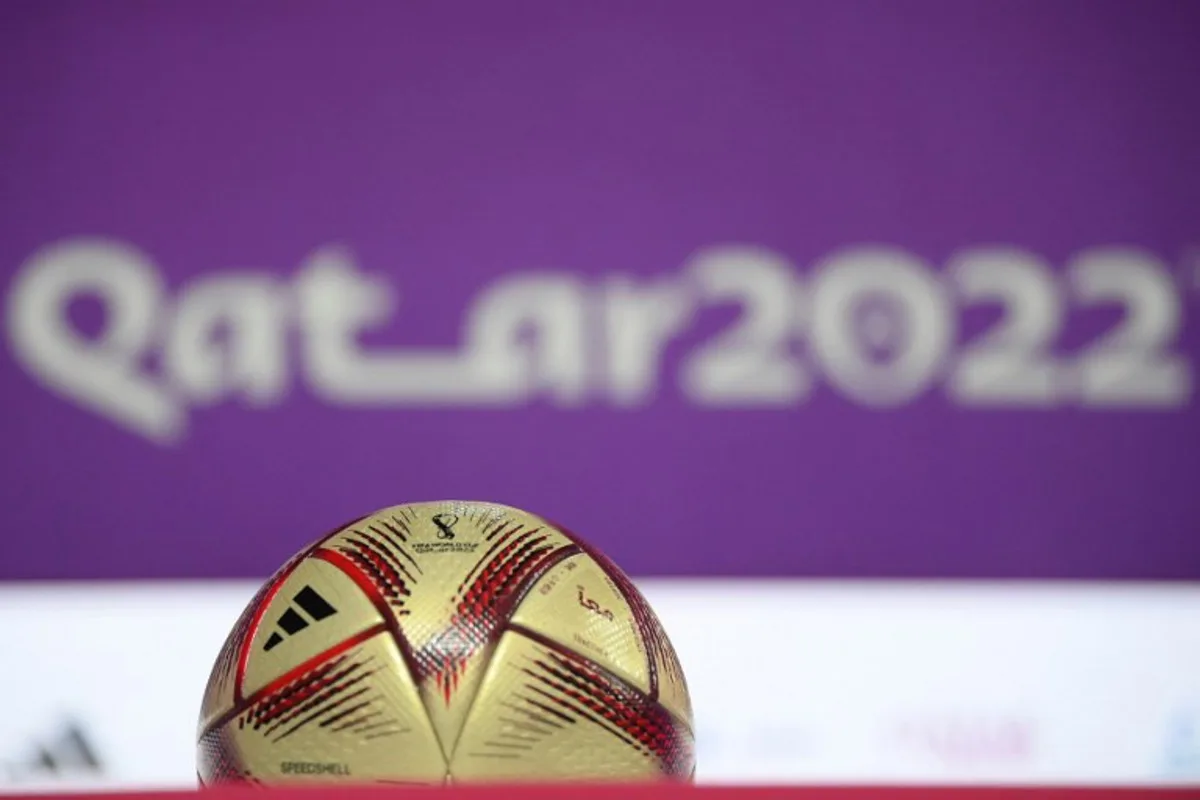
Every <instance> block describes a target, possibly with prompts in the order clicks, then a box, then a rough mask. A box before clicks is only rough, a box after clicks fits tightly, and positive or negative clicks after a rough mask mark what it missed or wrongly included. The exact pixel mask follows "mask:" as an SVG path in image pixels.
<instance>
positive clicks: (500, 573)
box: [197, 502, 695, 785]
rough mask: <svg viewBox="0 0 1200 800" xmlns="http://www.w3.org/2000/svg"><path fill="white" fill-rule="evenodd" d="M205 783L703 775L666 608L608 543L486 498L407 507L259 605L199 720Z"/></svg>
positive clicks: (291, 570)
mask: <svg viewBox="0 0 1200 800" xmlns="http://www.w3.org/2000/svg"><path fill="white" fill-rule="evenodd" d="M198 739H199V742H198V747H197V772H198V774H199V778H200V781H201V783H202V784H205V785H213V784H221V783H227V782H249V783H259V784H265V785H275V784H281V783H290V782H304V781H307V782H327V781H331V780H340V781H351V782H356V783H357V782H366V783H420V784H438V783H445V782H451V781H452V782H468V781H471V782H479V781H496V782H499V781H505V782H507V781H531V782H533V781H564V780H593V781H604V780H609V781H641V780H662V779H666V780H683V781H687V780H690V779H691V778H692V775H693V773H694V767H695V756H694V749H693V738H692V710H691V701H690V700H689V698H688V690H687V684H686V682H685V680H684V676H683V670H682V669H681V668H680V665H679V661H678V659H677V657H676V655H675V650H674V648H673V647H672V646H671V642H670V641H669V640H668V639H667V635H666V633H665V632H664V631H663V628H662V625H661V624H660V623H659V621H658V618H657V617H656V616H655V614H654V612H653V611H652V610H651V609H650V606H649V605H648V604H647V603H646V600H645V598H643V597H642V595H641V594H640V593H639V592H638V590H637V589H636V588H634V586H633V584H632V583H631V582H630V580H629V578H628V577H627V576H626V575H625V574H624V573H623V572H621V570H620V569H618V568H617V567H616V566H615V565H614V564H613V563H612V562H611V561H609V560H608V559H607V558H606V557H605V556H604V555H603V554H601V553H600V552H598V551H597V550H596V549H595V548H593V547H591V546H590V545H588V544H587V543H586V542H584V541H582V540H580V539H579V538H578V537H576V536H574V535H572V534H571V533H568V532H567V531H565V530H563V529H562V528H561V527H559V526H557V525H554V524H552V523H550V522H547V521H546V520H544V519H542V518H541V517H537V516H535V515H533V514H529V513H527V512H524V511H520V510H518V509H515V508H509V507H507V506H501V505H494V504H491V503H474V502H437V503H416V504H412V505H401V506H393V507H391V508H385V509H384V510H382V511H379V512H377V513H375V514H372V515H370V516H367V517H363V518H362V519H359V520H357V521H355V522H353V523H351V524H349V525H346V526H345V527H343V528H340V529H339V530H337V531H336V532H334V533H332V534H330V535H329V536H326V537H325V538H323V539H321V540H320V541H318V542H316V543H314V544H312V545H311V546H309V547H308V548H306V549H305V550H304V551H302V552H301V553H299V554H297V555H296V556H295V557H293V558H292V559H291V560H290V561H288V563H287V564H285V565H284V566H283V568H282V569H280V570H279V571H278V572H277V573H276V574H275V575H274V576H272V577H271V579H270V580H268V581H267V582H266V584H265V585H264V586H263V587H262V588H261V589H260V590H259V592H258V594H257V595H256V596H255V597H254V599H253V600H251V601H250V604H249V605H248V606H247V607H246V609H245V611H244V612H243V613H242V616H241V618H240V619H239V620H238V621H237V624H236V625H235V626H234V628H233V631H232V632H231V633H230V634H229V638H228V639H226V641H225V645H224V647H223V648H222V649H221V652H220V654H219V655H218V656H217V661H216V664H215V665H214V666H213V670H212V674H211V676H210V678H209V681H208V686H207V688H206V690H205V692H204V705H203V708H202V710H201V714H200V725H199V732H198Z"/></svg>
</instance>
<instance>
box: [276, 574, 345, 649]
mask: <svg viewBox="0 0 1200 800" xmlns="http://www.w3.org/2000/svg"><path fill="white" fill-rule="evenodd" d="M292 601H293V602H294V603H295V604H296V605H298V606H300V608H301V609H302V610H303V611H304V612H306V613H307V614H308V615H309V616H310V617H312V619H313V622H320V621H321V620H323V619H325V618H326V617H332V616H333V615H334V614H336V613H337V609H336V608H334V607H333V606H332V605H330V603H329V601H328V600H326V599H325V598H324V597H321V595H320V594H318V593H317V590H316V589H314V588H312V587H311V586H305V587H304V588H303V589H301V590H300V591H298V592H296V594H295V596H294V597H292ZM278 624H279V627H280V628H282V629H283V632H284V634H286V635H288V636H291V635H292V634H295V633H299V632H300V631H302V630H304V629H305V628H307V627H308V620H307V619H305V618H304V615H303V614H301V613H300V612H299V611H297V610H296V609H294V608H291V607H289V608H288V610H287V611H284V612H283V614H282V615H281V616H280V617H279V623H278ZM282 642H283V635H281V634H280V633H279V631H274V632H272V633H271V635H270V637H268V639H267V643H266V644H265V645H263V650H270V649H271V648H273V647H276V646H278V645H279V644H280V643H282Z"/></svg>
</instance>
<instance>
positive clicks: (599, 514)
mask: <svg viewBox="0 0 1200 800" xmlns="http://www.w3.org/2000/svg"><path fill="white" fill-rule="evenodd" d="M1198 41H1200V4H1194V3H1187V2H1177V3H1163V2H1141V3H1130V2H1070V3H1067V2H1048V1H1047V0H1038V1H1037V2H1005V3H965V2H945V3H941V2H938V3H933V2H907V3H899V2H869V3H864V2H842V1H840V0H831V1H830V2H811V3H806V2H751V3H747V2H725V3H718V2H696V1H693V2H676V3H655V2H645V1H644V0H641V1H639V2H605V3H571V2H536V3H535V2H509V3H490V2H484V1H483V0H479V1H478V2H408V3H356V4H339V3H332V2H331V3H297V2H286V3H283V2H256V3H237V4H235V3H227V2H197V3H122V2H109V3H71V4H63V3H52V2H29V3H15V2H10V3H4V4H3V5H0V210H2V212H3V213H2V214H0V270H4V271H5V273H6V275H7V276H11V275H12V274H13V273H14V272H15V271H16V269H17V268H18V267H19V266H20V265H21V264H22V263H23V262H24V261H25V259H27V258H28V257H29V256H30V254H31V253H33V252H34V251H35V250H37V249H38V248H39V247H42V246H44V245H46V244H49V243H52V242H54V241H58V240H61V239H64V238H68V237H75V236H83V235H94V236H104V237H110V238H114V239H118V240H121V241H125V242H128V243H130V244H133V245H135V246H137V247H138V248H140V249H142V250H143V251H145V252H146V253H147V254H149V255H150V257H151V258H152V259H153V260H154V262H155V263H156V264H157V265H158V266H159V268H160V269H161V270H162V271H163V272H164V274H165V275H166V276H167V278H168V280H169V282H170V284H171V285H172V287H178V286H180V285H181V284H183V283H184V282H186V281H187V280H188V279H190V278H193V277H196V276H199V275H203V274H207V273H209V272H212V271H215V270H219V269H226V268H255V269H274V270H278V271H279V272H281V273H286V274H290V273H291V272H293V271H294V270H295V268H296V266H297V265H298V264H299V262H300V261H301V260H302V259H303V258H304V257H305V256H306V255H307V254H308V253H309V252H310V251H312V250H313V249H314V248H316V247H318V246H320V245H323V244H326V243H328V242H331V241H337V242H344V243H346V244H348V245H349V246H350V247H351V248H352V249H353V251H354V252H355V254H356V255H357V257H358V260H359V262H360V264H361V265H362V266H363V268H365V269H366V270H369V271H378V272H385V273H389V274H390V275H391V277H392V280H393V282H394V283H396V284H397V285H398V286H399V288H400V291H401V292H403V294H404V296H405V297H406V298H412V299H413V302H412V303H407V302H406V303H405V304H404V305H403V306H402V309H403V310H402V313H400V314H399V315H398V316H397V318H396V324H395V325H394V327H393V329H390V330H389V331H387V332H386V335H382V336H381V337H380V339H381V340H382V341H387V342H391V343H396V344H401V343H407V344H422V343H424V344H439V345H452V344H455V343H456V341H457V337H458V326H459V324H460V322H461V319H462V315H463V312H464V309H465V308H466V306H467V303H468V301H469V300H470V299H471V298H473V297H475V296H476V295H477V293H478V291H479V289H480V287H482V286H483V285H484V284H485V283H487V282H488V281H490V280H491V279H494V278H496V277H499V276H502V275H504V274H507V273H511V272H514V271H518V270H526V269H529V268H550V269H563V270H574V271H577V272H578V273H580V274H582V275H586V276H600V275H605V274H608V273H610V272H612V271H616V270H622V271H627V272H630V273H632V274H635V275H639V276H653V275H656V274H665V273H671V272H673V271H676V270H677V269H678V267H679V265H680V264H681V263H682V262H683V261H684V260H685V259H686V258H687V257H688V255H689V254H691V253H692V252H693V251H694V250H695V249H696V248H698V247H702V246H706V245H711V244H716V243H722V242H729V241H745V242H753V243H756V244H761V245H763V246H767V247H770V248H773V249H775V250H777V251H779V252H781V253H783V254H785V255H786V256H788V257H789V258H790V259H791V260H793V261H794V262H795V263H796V264H798V265H800V268H801V270H803V269H806V268H807V267H808V266H809V265H811V264H812V263H813V262H814V261H816V260H817V259H819V258H821V257H823V256H825V255H828V254H829V253H830V252H832V251H833V250H835V249H839V248H841V247H844V246H846V245H849V244H857V243H864V242H882V243H888V244H893V245H897V246H900V247H904V248H907V249H909V250H911V251H913V252H915V253H918V254H920V255H921V256H922V257H923V258H925V259H926V260H927V261H928V262H929V263H930V264H932V265H936V266H938V267H940V266H941V265H942V264H943V263H944V262H945V260H946V258H947V257H948V256H949V255H950V254H951V253H953V252H955V251H956V250H959V249H960V248H962V247H965V246H969V245H976V244H983V243H990V242H1005V243H1011V244H1014V245H1017V246H1021V247H1025V248H1028V249H1030V250H1032V251H1034V252H1036V253H1038V254H1040V255H1042V256H1044V257H1046V258H1047V259H1049V260H1050V261H1051V262H1052V263H1055V264H1061V263H1062V261H1063V260H1064V259H1066V258H1067V257H1068V256H1070V255H1072V254H1074V253H1076V252H1078V251H1079V250H1080V249H1082V248H1086V247H1091V246H1094V245H1103V244H1109V243H1120V244H1130V245H1138V246H1142V247H1145V248H1147V249H1149V250H1151V251H1152V252H1154V253H1156V254H1158V255H1159V256H1160V257H1161V258H1163V259H1164V260H1165V261H1166V262H1167V263H1168V264H1175V263H1177V260H1178V259H1179V258H1181V256H1182V254H1183V253H1185V252H1186V250H1187V249H1188V248H1189V247H1194V246H1195V245H1196V244H1198V243H1200V155H1198V153H1200V88H1198V87H1200V82H1198V80H1197V77H1198V76H1200V46H1197V42H1198ZM5 282H6V284H7V282H8V278H7V277H6V278H5ZM6 291H7V289H6ZM1196 296H1197V295H1196V294H1191V295H1189V296H1188V305H1187V312H1188V316H1187V318H1186V319H1187V323H1186V327H1185V330H1184V333H1183V336H1182V338H1181V339H1180V344H1179V347H1178V349H1179V351H1180V352H1184V353H1186V354H1188V355H1189V356H1190V357H1191V358H1192V359H1193V363H1195V362H1196V361H1197V360H1198V359H1197V356H1200V338H1198V333H1197V330H1196V328H1197V326H1196V324H1195V323H1194V321H1193V318H1194V317H1195V316H1196V312H1197V307H1196V305H1197V304H1196V303H1195V298H1196ZM706 314H707V315H706V317H705V324H704V325H703V326H702V327H700V328H696V329H693V330H692V331H691V332H690V333H689V334H688V336H685V337H683V338H682V339H681V340H680V341H679V344H678V346H672V348H671V350H670V351H669V353H668V359H667V363H666V366H665V368H664V373H663V374H664V380H663V387H664V388H663V393H662V394H661V396H660V397H659V398H658V399H657V400H656V401H655V402H654V403H653V404H651V405H649V406H647V407H645V408H641V409H636V410H628V411H623V410H617V409H614V408H612V407H611V406H609V405H605V404H603V403H593V404H591V405H588V406H586V407H585V408H583V409H581V410H570V411H566V410H561V409H556V408H552V407H550V406H548V405H546V404H544V403H534V404H532V405H530V406H527V407H522V408H520V409H516V410H492V411H478V410H436V411H420V410H404V409H392V410H354V409H344V408H340V409H339V408H333V407H330V406H327V405H325V404H323V403H321V402H320V401H318V400H317V399H315V398H313V397H311V396H310V395H309V394H307V390H306V389H305V386H304V383H303V381H302V380H297V382H296V383H295V389H294V390H293V392H292V394H291V396H290V397H289V398H288V400H287V401H286V402H285V403H283V404H282V405H281V406H279V407H276V408H272V409H269V410H254V409H248V408H245V407H244V406H242V405H241V404H239V403H238V402H227V403H224V404H222V405H219V406H217V407H215V408H211V409H202V410H197V411H195V412H194V413H193V414H192V417H191V430H190V433H189V435H188V437H187V438H186V440H184V441H183V442H182V443H181V444H180V445H179V446H177V447H172V448H162V447H158V446H156V445H154V444H151V443H149V442H147V441H145V440H143V439H140V438H138V437H137V436H135V435H132V434H130V433H129V432H127V431H124V430H122V429H120V428H118V427H116V426H114V425H113V424H111V423H110V422H108V421H106V420H104V419H102V418H100V417H99V416H97V415H94V414H92V413H90V412H88V411H85V410H82V409H80V408H78V407H76V406H75V405H73V404H70V403H68V402H66V401H64V400H62V399H61V398H59V397H57V396H55V395H53V394H51V393H49V392H47V391H46V390H45V389H44V388H42V387H41V386H40V385H39V384H38V383H37V382H35V381H34V380H33V379H31V378H30V377H29V375H28V374H27V373H26V372H25V371H24V370H23V369H22V368H21V367H19V366H18V365H17V364H16V363H15V362H14V361H13V360H12V357H11V355H9V354H8V353H7V352H5V354H4V355H3V356H2V357H0V389H2V395H0V396H2V397H3V400H2V401H0V402H2V403H3V408H4V412H5V413H4V414H3V417H2V418H0V419H2V421H0V426H2V427H0V433H2V434H3V442H4V448H3V451H2V454H0V464H2V466H3V471H4V473H3V474H4V475H5V481H4V484H3V485H4V487H5V488H4V490H3V492H4V494H3V498H2V499H3V504H2V506H0V527H2V529H3V531H4V534H3V536H0V578H7V579H19V578H101V577H103V578H126V577H184V576H187V577H209V576H261V575H264V574H265V573H267V572H269V571H271V570H272V569H273V568H274V567H275V566H277V564H278V563H280V562H282V561H283V559H284V558H286V557H287V556H288V555H289V554H290V553H291V552H292V551H294V550H296V549H298V548H299V547H300V546H301V545H302V544H303V543H305V542H306V541H308V540H310V539H312V538H314V537H315V536H317V535H319V534H320V533H322V532H323V531H324V530H326V529H328V528H330V527H332V526H333V525H335V524H337V523H339V522H341V521H343V520H344V519H346V518H349V517H353V516H357V515H359V514H361V513H364V512H366V511H370V510H373V509H375V508H377V507H381V506H384V505H389V504H392V503H397V502H404V501H410V500H423V499H437V498H445V497H460V498H473V499H490V500H496V501H500V502H506V503H510V504H513V505H518V506H523V507H527V508H529V509H531V510H534V511H537V512H540V513H543V514H546V515H549V516H552V517H556V518H558V519H560V520H561V521H563V522H565V523H567V524H569V525H570V526H572V527H573V528H575V529H576V530H578V531H579V532H580V533H581V534H583V535H585V536H587V537H588V538H590V539H592V540H593V541H595V542H596V543H597V544H598V545H600V546H601V547H602V548H604V549H605V550H607V551H608V552H609V554H610V555H611V556H612V557H613V558H614V559H615V560H616V561H617V562H618V563H620V564H622V565H623V566H624V567H625V568H626V569H627V570H628V571H630V572H632V573H634V574H637V575H668V574H738V575H813V576H838V577H852V576H866V577H883V576H896V577H1012V578H1030V577H1062V578H1184V579H1196V578H1200V532H1198V529H1197V522H1198V521H1200V446H1198V445H1200V435H1198V417H1197V411H1196V408H1195V401H1194V400H1193V401H1192V403H1191V404H1189V406H1188V407H1187V408H1186V409H1184V410H1176V411H1171V412H1140V411H1125V412H1118V411H1105V412H1085V411H1081V410H1070V409H1064V410H1056V411H1045V410H1039V411H996V410H965V409H961V408H958V407H955V406H954V405H952V404H951V403H950V402H949V401H948V400H946V399H945V395H944V393H942V392H941V391H940V390H939V391H931V392H930V393H929V394H928V395H927V396H925V397H923V398H921V399H920V400H918V401H917V402H915V403H913V404H911V405H908V406H904V407H901V408H898V409H893V410H887V411H873V410H870V409H867V408H863V407H861V406H857V405H855V404H854V403H852V402H848V401H847V400H845V399H844V398H841V397H839V396H837V395H836V394H835V393H833V392H832V391H830V390H829V389H828V388H827V387H825V386H820V387H818V389H817V390H816V392H815V393H814V395H813V397H812V398H811V399H810V400H809V401H808V402H807V403H804V404H803V405H799V406H797V407H795V408H792V409H787V410H771V411H767V410H763V411H744V410H739V411H723V410H713V409H703V408H697V407H694V406H692V405H689V404H688V403H687V402H686V401H685V400H684V399H683V398H682V397H681V396H680V395H679V392H678V390H677V389H676V388H675V385H676V384H675V380H674V374H675V370H676V367H677V365H678V362H679V356H680V354H681V353H683V352H685V351H686V348H687V347H688V346H691V345H694V344H696V343H697V342H699V341H701V340H702V339H703V338H705V337H706V336H707V335H709V334H711V333H712V332H713V331H715V330H716V329H717V328H718V327H719V326H720V324H722V323H723V322H724V321H725V320H727V319H729V316H728V315H724V316H723V315H722V314H720V313H718V312H706ZM1073 324H1074V325H1077V326H1078V325H1083V324H1084V322H1079V321H1078V320H1077V321H1076V322H1074V323H1073ZM1073 330H1074V329H1073ZM1078 333H1079V332H1078V330H1074V335H1078Z"/></svg>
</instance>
